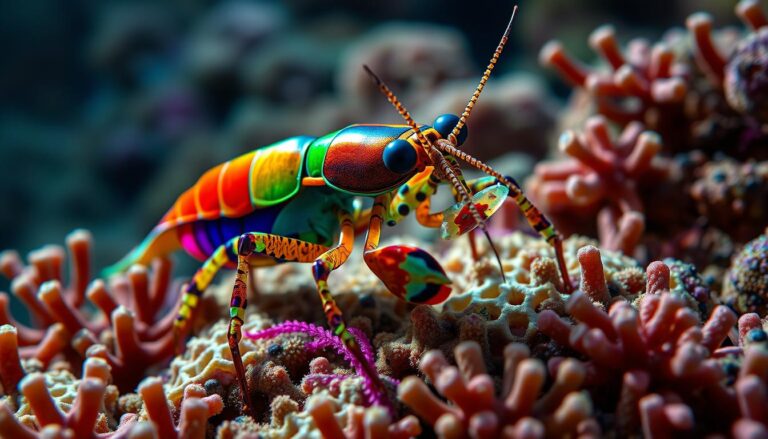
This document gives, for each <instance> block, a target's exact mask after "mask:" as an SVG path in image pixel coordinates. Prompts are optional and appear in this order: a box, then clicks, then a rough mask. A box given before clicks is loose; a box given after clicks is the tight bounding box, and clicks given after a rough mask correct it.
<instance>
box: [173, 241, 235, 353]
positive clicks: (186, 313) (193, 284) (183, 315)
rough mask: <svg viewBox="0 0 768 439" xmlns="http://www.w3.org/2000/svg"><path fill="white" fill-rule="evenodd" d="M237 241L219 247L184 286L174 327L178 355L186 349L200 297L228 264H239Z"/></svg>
mask: <svg viewBox="0 0 768 439" xmlns="http://www.w3.org/2000/svg"><path fill="white" fill-rule="evenodd" d="M237 239H238V238H233V239H231V240H229V241H228V242H227V243H226V244H224V245H221V246H219V247H218V248H217V249H216V250H215V251H214V252H213V254H212V255H211V256H210V257H209V258H208V259H207V260H206V261H205V262H204V263H203V265H202V266H200V268H199V269H198V270H197V271H196V272H195V274H194V275H193V276H192V279H191V280H190V281H189V282H188V283H187V284H186V285H185V286H184V291H183V293H182V297H181V306H180V307H179V311H178V314H177V316H176V321H175V322H174V325H173V336H174V339H175V346H176V350H177V353H181V352H182V351H183V348H184V340H185V338H186V336H187V334H188V333H189V328H190V326H191V324H192V322H193V321H194V315H195V310H196V309H197V304H198V302H199V301H200V297H201V296H202V295H203V293H204V292H205V290H206V289H207V288H208V286H209V285H210V284H211V282H212V281H213V278H214V277H216V274H217V273H218V272H219V270H220V269H221V267H223V266H224V265H225V264H226V263H228V262H237Z"/></svg>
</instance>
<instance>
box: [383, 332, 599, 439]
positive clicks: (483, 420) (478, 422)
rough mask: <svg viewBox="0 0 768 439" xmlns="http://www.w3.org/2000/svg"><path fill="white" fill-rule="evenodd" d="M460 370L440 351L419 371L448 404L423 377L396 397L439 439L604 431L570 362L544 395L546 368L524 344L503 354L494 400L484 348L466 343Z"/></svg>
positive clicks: (578, 368)
mask: <svg viewBox="0 0 768 439" xmlns="http://www.w3.org/2000/svg"><path fill="white" fill-rule="evenodd" d="M454 354H455V357H456V363H457V365H456V366H451V365H449V364H448V362H447V360H446V358H445V357H444V356H443V354H442V353H441V352H439V351H430V352H428V353H427V354H426V355H424V357H423V358H422V360H421V364H420V365H419V368H420V369H421V371H422V373H424V374H425V375H426V376H427V378H428V379H429V381H430V382H431V383H432V385H434V387H435V388H436V389H437V391H438V392H439V393H440V394H441V395H443V396H444V397H445V398H447V399H448V400H449V404H446V403H444V402H442V401H441V400H439V399H438V398H436V397H435V395H433V394H432V391H431V390H430V389H429V387H427V385H426V384H425V383H424V382H423V381H422V380H421V379H419V378H417V377H415V376H411V377H408V378H406V379H405V380H403V382H402V383H401V384H400V387H399V388H398V396H399V397H400V399H401V400H402V401H403V402H404V403H405V404H407V405H408V406H409V407H410V408H411V409H412V410H413V411H414V412H416V413H417V414H418V415H419V416H420V417H421V418H422V419H424V420H425V421H426V422H427V423H429V424H430V425H431V426H432V427H433V428H434V430H435V433H437V435H438V436H440V437H466V436H469V437H481V438H492V437H510V438H511V437H521V436H525V437H544V435H545V434H546V435H548V436H566V435H579V436H580V437H581V436H584V437H587V436H595V437H596V436H598V435H599V434H600V427H599V425H598V424H597V422H596V421H595V420H594V419H593V418H592V403H591V400H590V398H589V396H587V395H586V394H585V393H582V392H579V391H578V390H579V389H580V387H581V385H582V383H583V381H584V379H585V375H586V369H585V368H584V367H583V366H582V365H581V364H580V363H579V362H577V361H575V360H568V361H566V363H564V364H563V365H562V367H561V368H560V369H559V371H558V374H557V375H556V377H555V379H554V382H553V384H552V386H551V387H550V388H549V390H548V391H546V392H542V391H543V387H544V384H545V380H546V368H545V366H544V364H543V363H542V362H541V361H539V360H537V359H532V358H530V351H529V349H528V347H527V346H525V345H522V344H510V345H507V347H506V348H505V349H504V374H503V378H502V385H501V392H500V394H499V395H498V396H494V381H493V378H491V376H490V375H488V373H487V372H486V368H485V362H484V361H483V356H482V352H481V350H480V346H479V345H477V343H474V342H463V343H460V344H459V345H457V346H456V349H455V350H454Z"/></svg>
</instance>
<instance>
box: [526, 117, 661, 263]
mask: <svg viewBox="0 0 768 439" xmlns="http://www.w3.org/2000/svg"><path fill="white" fill-rule="evenodd" d="M559 144H560V150H561V151H562V152H564V153H566V154H568V155H569V156H570V157H571V160H568V161H563V162H555V163H542V164H539V165H537V166H536V169H535V174H534V177H533V178H532V179H531V180H530V181H529V182H528V188H529V190H530V195H531V197H532V198H534V199H536V200H537V201H538V202H539V203H540V206H541V208H542V209H544V210H545V211H547V212H548V213H552V214H554V215H563V214H567V215H574V214H577V215H579V216H584V215H587V216H589V215H594V213H595V212H598V233H599V236H600V242H601V244H602V246H603V247H605V248H607V249H611V250H621V251H623V252H624V253H625V254H631V253H632V250H633V249H634V248H635V245H636V244H637V243H638V241H639V240H640V237H641V235H642V233H643V230H644V228H645V219H644V214H643V212H644V208H643V200H642V199H641V197H640V194H639V189H640V185H641V184H642V182H643V181H646V182H647V181H649V180H650V181H657V180H659V179H663V178H664V175H665V173H666V172H667V170H666V169H665V168H664V166H662V165H660V164H659V163H656V164H654V163H652V161H653V159H654V157H655V156H656V154H657V153H658V152H659V150H660V149H661V140H660V139H659V137H658V135H656V134H655V133H653V132H651V131H643V127H642V125H640V124H638V123H631V124H629V125H627V127H626V128H625V129H624V132H623V133H622V134H621V136H620V138H619V139H618V140H617V141H612V140H611V139H610V134H609V129H608V125H607V122H606V120H605V119H604V118H602V117H598V116H595V117H592V118H590V119H589V120H588V121H587V124H586V130H585V132H584V133H583V134H581V135H577V134H576V133H575V132H573V131H570V130H569V131H566V132H564V133H563V134H562V135H561V136H560V141H559Z"/></svg>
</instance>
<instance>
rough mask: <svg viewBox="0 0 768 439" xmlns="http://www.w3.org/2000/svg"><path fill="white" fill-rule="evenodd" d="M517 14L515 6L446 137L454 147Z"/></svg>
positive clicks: (507, 37) (504, 43) (499, 54)
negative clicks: (481, 73) (496, 44)
mask: <svg viewBox="0 0 768 439" xmlns="http://www.w3.org/2000/svg"><path fill="white" fill-rule="evenodd" d="M516 12H517V5H515V7H514V8H513V9H512V16H511V17H510V18H509V23H507V29H506V30H504V34H503V35H502V36H501V41H499V45H498V46H496V50H495V51H494V52H493V56H492V57H491V61H490V62H489V63H488V67H486V68H485V72H483V77H482V78H480V83H479V84H477V88H476V89H475V92H474V93H472V97H471V98H469V102H468V103H467V106H466V107H465V108H464V112H463V113H461V117H460V118H459V121H458V122H457V123H456V126H455V127H453V130H452V131H451V134H449V135H448V140H450V141H451V143H453V144H454V145H458V140H457V136H458V135H459V131H461V129H462V128H463V127H464V125H465V124H466V123H467V119H469V114H470V113H471V112H472V109H473V108H474V107H475V103H477V98H479V97H480V93H482V92H483V88H485V83H486V82H488V78H489V77H490V76H491V71H493V68H494V67H496V62H497V61H498V60H499V56H501V52H502V51H503V50H504V45H506V44H507V40H508V39H509V32H510V29H511V28H512V21H513V20H514V19H515V13H516Z"/></svg>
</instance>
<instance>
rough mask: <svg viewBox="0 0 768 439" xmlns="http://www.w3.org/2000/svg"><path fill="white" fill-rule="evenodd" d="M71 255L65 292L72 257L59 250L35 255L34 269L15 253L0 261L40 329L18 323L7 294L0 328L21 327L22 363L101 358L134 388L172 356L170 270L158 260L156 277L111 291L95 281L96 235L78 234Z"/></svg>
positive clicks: (131, 276) (129, 280) (0, 305)
mask: <svg viewBox="0 0 768 439" xmlns="http://www.w3.org/2000/svg"><path fill="white" fill-rule="evenodd" d="M67 248H68V254H69V259H70V274H69V276H68V277H69V281H68V283H67V284H66V285H65V284H64V282H63V273H62V269H63V267H64V264H65V262H66V258H65V253H64V251H63V250H62V249H61V248H59V247H56V246H48V247H44V248H42V249H40V250H37V251H34V252H32V253H30V255H29V258H28V259H29V265H25V264H23V263H22V261H21V259H20V257H19V255H18V254H17V253H15V252H4V253H3V254H2V255H1V256H0V272H2V273H3V274H4V275H5V276H7V277H8V278H9V279H10V280H11V281H12V284H11V290H12V292H13V293H14V295H15V296H16V297H17V298H18V299H19V300H20V301H21V302H22V303H24V305H26V307H27V309H28V310H29V311H30V314H31V315H32V317H33V320H34V322H35V323H34V325H33V326H28V325H25V324H22V323H20V322H18V321H16V320H15V319H14V318H13V317H12V316H11V314H10V312H9V309H8V304H9V298H8V297H7V296H6V295H5V293H2V294H0V323H3V324H10V325H12V326H13V327H15V328H16V331H17V334H18V343H19V346H20V347H21V349H20V351H19V353H20V355H21V356H22V358H31V357H33V356H36V357H38V359H40V360H41V361H43V363H44V364H47V363H48V362H49V361H50V360H51V359H52V358H53V357H54V356H55V355H56V354H59V353H62V354H66V355H69V356H72V355H76V356H80V357H82V358H86V357H100V358H103V359H105V360H106V361H107V362H109V364H110V366H111V367H112V374H113V376H114V379H115V383H116V384H117V385H118V387H120V388H121V389H122V390H128V389H132V388H133V387H134V386H135V385H136V384H137V383H138V382H139V381H140V380H141V378H142V377H143V376H144V372H145V370H146V369H148V368H150V367H151V366H153V365H156V364H159V363H161V362H163V361H165V360H168V359H169V358H170V357H171V355H172V353H173V337H172V332H171V331H170V328H171V325H172V324H173V318H174V313H173V312H167V313H164V314H161V313H160V312H159V311H160V310H161V309H163V308H166V307H168V306H169V305H168V302H169V301H171V300H173V298H175V297H176V294H172V293H170V291H171V289H172V288H171V282H170V280H171V268H172V267H171V263H170V261H168V260H164V259H160V260H157V261H156V262H155V263H154V265H153V269H152V271H149V270H147V269H146V268H144V267H140V266H135V267H132V268H131V269H130V270H129V271H128V273H127V274H126V275H125V276H124V277H118V278H115V279H113V280H112V282H111V285H109V286H107V285H106V284H105V282H103V281H102V280H100V279H96V280H93V281H90V261H91V248H92V238H91V235H90V233H88V232H87V231H84V230H77V231H75V232H72V233H71V234H70V235H69V236H68V237H67ZM89 282H90V283H89ZM86 299H87V300H86ZM87 302H90V303H91V304H93V305H95V306H96V309H97V310H98V312H96V313H94V312H93V308H91V307H89V306H88V303H87ZM68 343H69V345H67V344H68Z"/></svg>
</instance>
